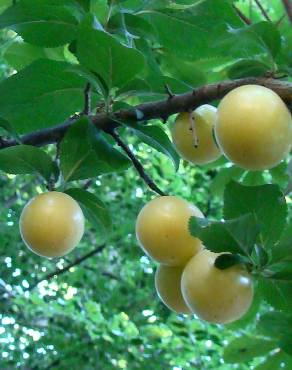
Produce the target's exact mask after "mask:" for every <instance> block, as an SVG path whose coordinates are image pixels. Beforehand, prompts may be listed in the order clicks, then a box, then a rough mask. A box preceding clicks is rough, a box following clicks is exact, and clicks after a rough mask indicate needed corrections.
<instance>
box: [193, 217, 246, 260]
mask: <svg viewBox="0 0 292 370" xmlns="http://www.w3.org/2000/svg"><path fill="white" fill-rule="evenodd" d="M189 230H190V233H191V235H193V236H195V237H198V238H199V239H200V240H201V241H202V242H203V244H204V245H205V246H206V247H207V248H208V249H210V250H211V251H212V252H231V253H240V252H241V250H240V247H239V246H238V244H237V242H236V241H235V240H234V239H233V238H232V236H231V235H230V233H229V232H228V231H227V230H226V228H225V225H224V223H223V222H213V223H210V224H208V225H207V226H202V225H201V224H200V219H198V218H196V217H191V218H190V222H189Z"/></svg>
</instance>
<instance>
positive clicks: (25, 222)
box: [19, 191, 84, 258]
mask: <svg viewBox="0 0 292 370" xmlns="http://www.w3.org/2000/svg"><path fill="white" fill-rule="evenodd" d="M19 229H20V234H21V237H22V240H23V241H24V243H25V244H26V245H27V247H28V248H29V249H31V250H32V251H33V252H34V253H36V254H38V255H40V256H43V257H49V258H52V257H60V256H64V255H65V254H67V253H68V252H70V251H71V250H72V249H73V248H75V247H76V245H77V244H78V243H79V241H80V240H81V238H82V235H83V233H84V216H83V212H82V210H81V208H80V207H79V205H78V203H77V202H76V201H75V200H74V199H73V198H71V197H70V196H69V195H67V194H65V193H60V192H57V191H52V192H47V193H43V194H40V195H37V196H36V197H34V198H33V199H31V200H30V201H29V202H28V203H27V204H26V206H25V207H24V209H23V211H22V213H21V216H20V220H19Z"/></svg>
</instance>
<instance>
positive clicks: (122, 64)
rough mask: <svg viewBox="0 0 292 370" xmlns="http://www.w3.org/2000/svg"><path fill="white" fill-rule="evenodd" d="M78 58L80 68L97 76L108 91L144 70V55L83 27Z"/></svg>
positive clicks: (104, 33) (106, 34)
mask: <svg viewBox="0 0 292 370" xmlns="http://www.w3.org/2000/svg"><path fill="white" fill-rule="evenodd" d="M77 57H78V60H79V62H80V63H81V65H83V66H84V67H86V68H88V69H90V70H91V71H93V72H95V73H97V74H98V75H99V76H100V77H101V78H102V79H103V80H104V81H105V83H106V85H107V87H108V89H111V88H112V87H121V86H123V85H124V84H125V83H127V82H128V81H130V80H131V79H133V78H134V77H135V76H136V75H137V74H138V73H139V72H141V71H142V70H143V68H144V65H145V62H144V57H143V55H142V54H141V53H140V52H139V51H138V50H135V49H133V48H130V47H127V46H125V45H123V44H121V43H120V42H118V41H117V40H116V39H115V38H114V37H113V36H111V35H110V34H108V33H106V32H103V31H100V30H95V29H93V28H92V27H90V26H89V25H88V24H87V23H84V24H83V25H82V26H81V27H80V30H79V34H78V39H77Z"/></svg>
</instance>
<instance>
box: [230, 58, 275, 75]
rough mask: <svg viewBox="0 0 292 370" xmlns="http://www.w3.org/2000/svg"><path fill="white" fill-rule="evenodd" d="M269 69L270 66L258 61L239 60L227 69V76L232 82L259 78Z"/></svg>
mask: <svg viewBox="0 0 292 370" xmlns="http://www.w3.org/2000/svg"><path fill="white" fill-rule="evenodd" d="M270 69H271V66H269V65H268V64H266V63H263V62H261V61H259V60H254V59H241V60H238V61H236V62H235V63H234V64H232V65H231V66H230V67H228V68H227V75H228V77H229V78H230V79H232V80H234V79H236V78H244V77H251V76H254V77H259V76H263V75H264V74H265V73H266V72H267V71H268V70H270Z"/></svg>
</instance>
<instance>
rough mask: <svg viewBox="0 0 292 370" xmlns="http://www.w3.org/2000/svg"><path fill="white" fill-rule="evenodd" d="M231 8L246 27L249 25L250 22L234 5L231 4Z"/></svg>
mask: <svg viewBox="0 0 292 370" xmlns="http://www.w3.org/2000/svg"><path fill="white" fill-rule="evenodd" d="M232 6H233V9H234V10H235V11H236V13H237V15H238V16H239V18H240V19H241V20H242V21H243V22H244V23H245V24H247V25H251V20H250V19H249V18H248V17H247V16H246V15H244V14H243V13H242V11H241V10H240V9H238V8H237V6H235V5H234V4H232Z"/></svg>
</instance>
